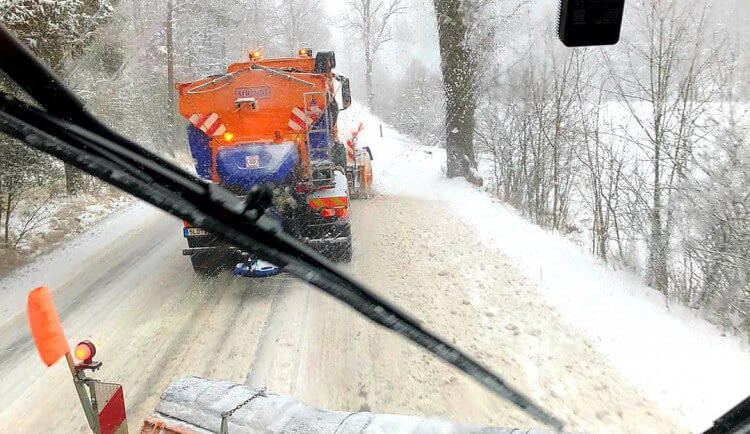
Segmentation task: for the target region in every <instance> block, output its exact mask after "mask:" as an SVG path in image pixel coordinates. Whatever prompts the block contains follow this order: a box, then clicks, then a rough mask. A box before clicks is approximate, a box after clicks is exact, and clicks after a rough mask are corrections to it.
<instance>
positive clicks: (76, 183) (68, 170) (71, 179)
mask: <svg viewBox="0 0 750 434" xmlns="http://www.w3.org/2000/svg"><path fill="white" fill-rule="evenodd" d="M82 189H83V173H82V172H81V171H80V170H78V169H76V168H75V167H73V166H71V165H69V164H65V191H67V193H68V194H78V193H80V192H81V190H82Z"/></svg>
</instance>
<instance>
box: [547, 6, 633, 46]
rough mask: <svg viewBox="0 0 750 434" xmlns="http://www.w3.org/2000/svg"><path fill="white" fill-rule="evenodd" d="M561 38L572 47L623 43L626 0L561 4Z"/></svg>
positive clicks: (559, 27)
mask: <svg viewBox="0 0 750 434" xmlns="http://www.w3.org/2000/svg"><path fill="white" fill-rule="evenodd" d="M559 6H560V18H559V22H558V29H557V31H558V36H559V37H560V40H561V41H562V42H563V44H565V45H567V46H568V47H586V46H592V45H613V44H616V43H617V41H619V40H620V29H621V28H622V15H623V10H624V9H625V0H560V5H559Z"/></svg>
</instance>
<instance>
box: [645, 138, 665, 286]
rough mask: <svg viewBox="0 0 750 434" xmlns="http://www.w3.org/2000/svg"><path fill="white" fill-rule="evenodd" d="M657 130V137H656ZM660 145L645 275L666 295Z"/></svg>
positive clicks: (657, 149)
mask: <svg viewBox="0 0 750 434" xmlns="http://www.w3.org/2000/svg"><path fill="white" fill-rule="evenodd" d="M658 131H659V130H658V129H657V135H656V136H657V137H659V136H658ZM657 140H659V139H657ZM661 182H662V181H661V144H660V143H658V142H657V143H656V145H655V146H654V196H653V209H652V211H651V243H650V244H651V245H650V246H649V258H648V271H647V275H648V278H649V281H650V283H651V285H653V286H654V288H656V289H658V290H659V291H660V292H662V293H663V294H664V295H666V294H667V284H668V278H667V246H668V243H667V239H666V238H667V236H668V235H667V234H665V233H664V225H663V222H662V206H663V203H662V186H661Z"/></svg>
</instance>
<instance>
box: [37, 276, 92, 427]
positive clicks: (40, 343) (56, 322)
mask: <svg viewBox="0 0 750 434" xmlns="http://www.w3.org/2000/svg"><path fill="white" fill-rule="evenodd" d="M26 311H27V312H26V313H27V315H28V318H29V327H30V328H31V336H32V337H33V338H34V343H35V344H36V349H37V351H39V356H40V357H41V358H42V361H43V362H44V364H45V365H47V366H52V365H53V364H55V362H57V361H58V360H59V359H60V357H62V356H65V360H66V361H67V362H68V369H70V374H71V375H72V376H73V384H74V385H75V387H76V392H78V399H80V401H81V405H82V406H83V412H84V413H85V414H86V421H87V422H88V423H89V427H90V428H91V430H92V431H94V432H98V431H97V426H98V425H97V423H96V420H95V419H94V414H93V410H92V408H91V399H90V398H89V395H88V393H86V388H85V386H84V385H83V383H82V382H81V381H80V380H81V379H80V378H79V376H78V373H77V372H76V365H75V362H73V355H72V354H71V352H70V346H69V345H68V339H67V338H66V337H65V332H64V331H63V328H62V323H61V322H60V317H59V316H58V315H57V310H56V309H55V304H54V302H53V301H52V296H51V295H50V292H49V288H47V287H46V286H40V287H38V288H34V289H33V290H31V292H29V297H28V300H27V303H26Z"/></svg>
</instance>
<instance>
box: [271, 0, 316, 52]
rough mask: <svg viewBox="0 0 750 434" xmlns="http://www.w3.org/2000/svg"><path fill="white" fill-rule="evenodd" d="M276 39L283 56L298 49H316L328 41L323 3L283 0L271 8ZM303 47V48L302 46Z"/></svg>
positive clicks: (305, 0) (306, 0) (304, 0)
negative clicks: (276, 30) (276, 27)
mask: <svg viewBox="0 0 750 434" xmlns="http://www.w3.org/2000/svg"><path fill="white" fill-rule="evenodd" d="M272 13H273V16H274V21H275V22H276V24H277V25H278V27H279V29H278V32H277V34H278V39H279V42H280V44H279V45H281V47H283V50H284V54H285V55H289V54H290V53H295V52H296V50H298V49H300V48H313V49H318V48H322V47H325V46H326V45H327V44H328V42H329V40H330V31H329V30H328V27H327V26H326V21H327V17H326V15H325V9H324V8H323V3H321V2H314V1H309V0H284V1H280V2H277V4H276V7H274V8H273V12H272ZM303 45H304V46H303Z"/></svg>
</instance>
